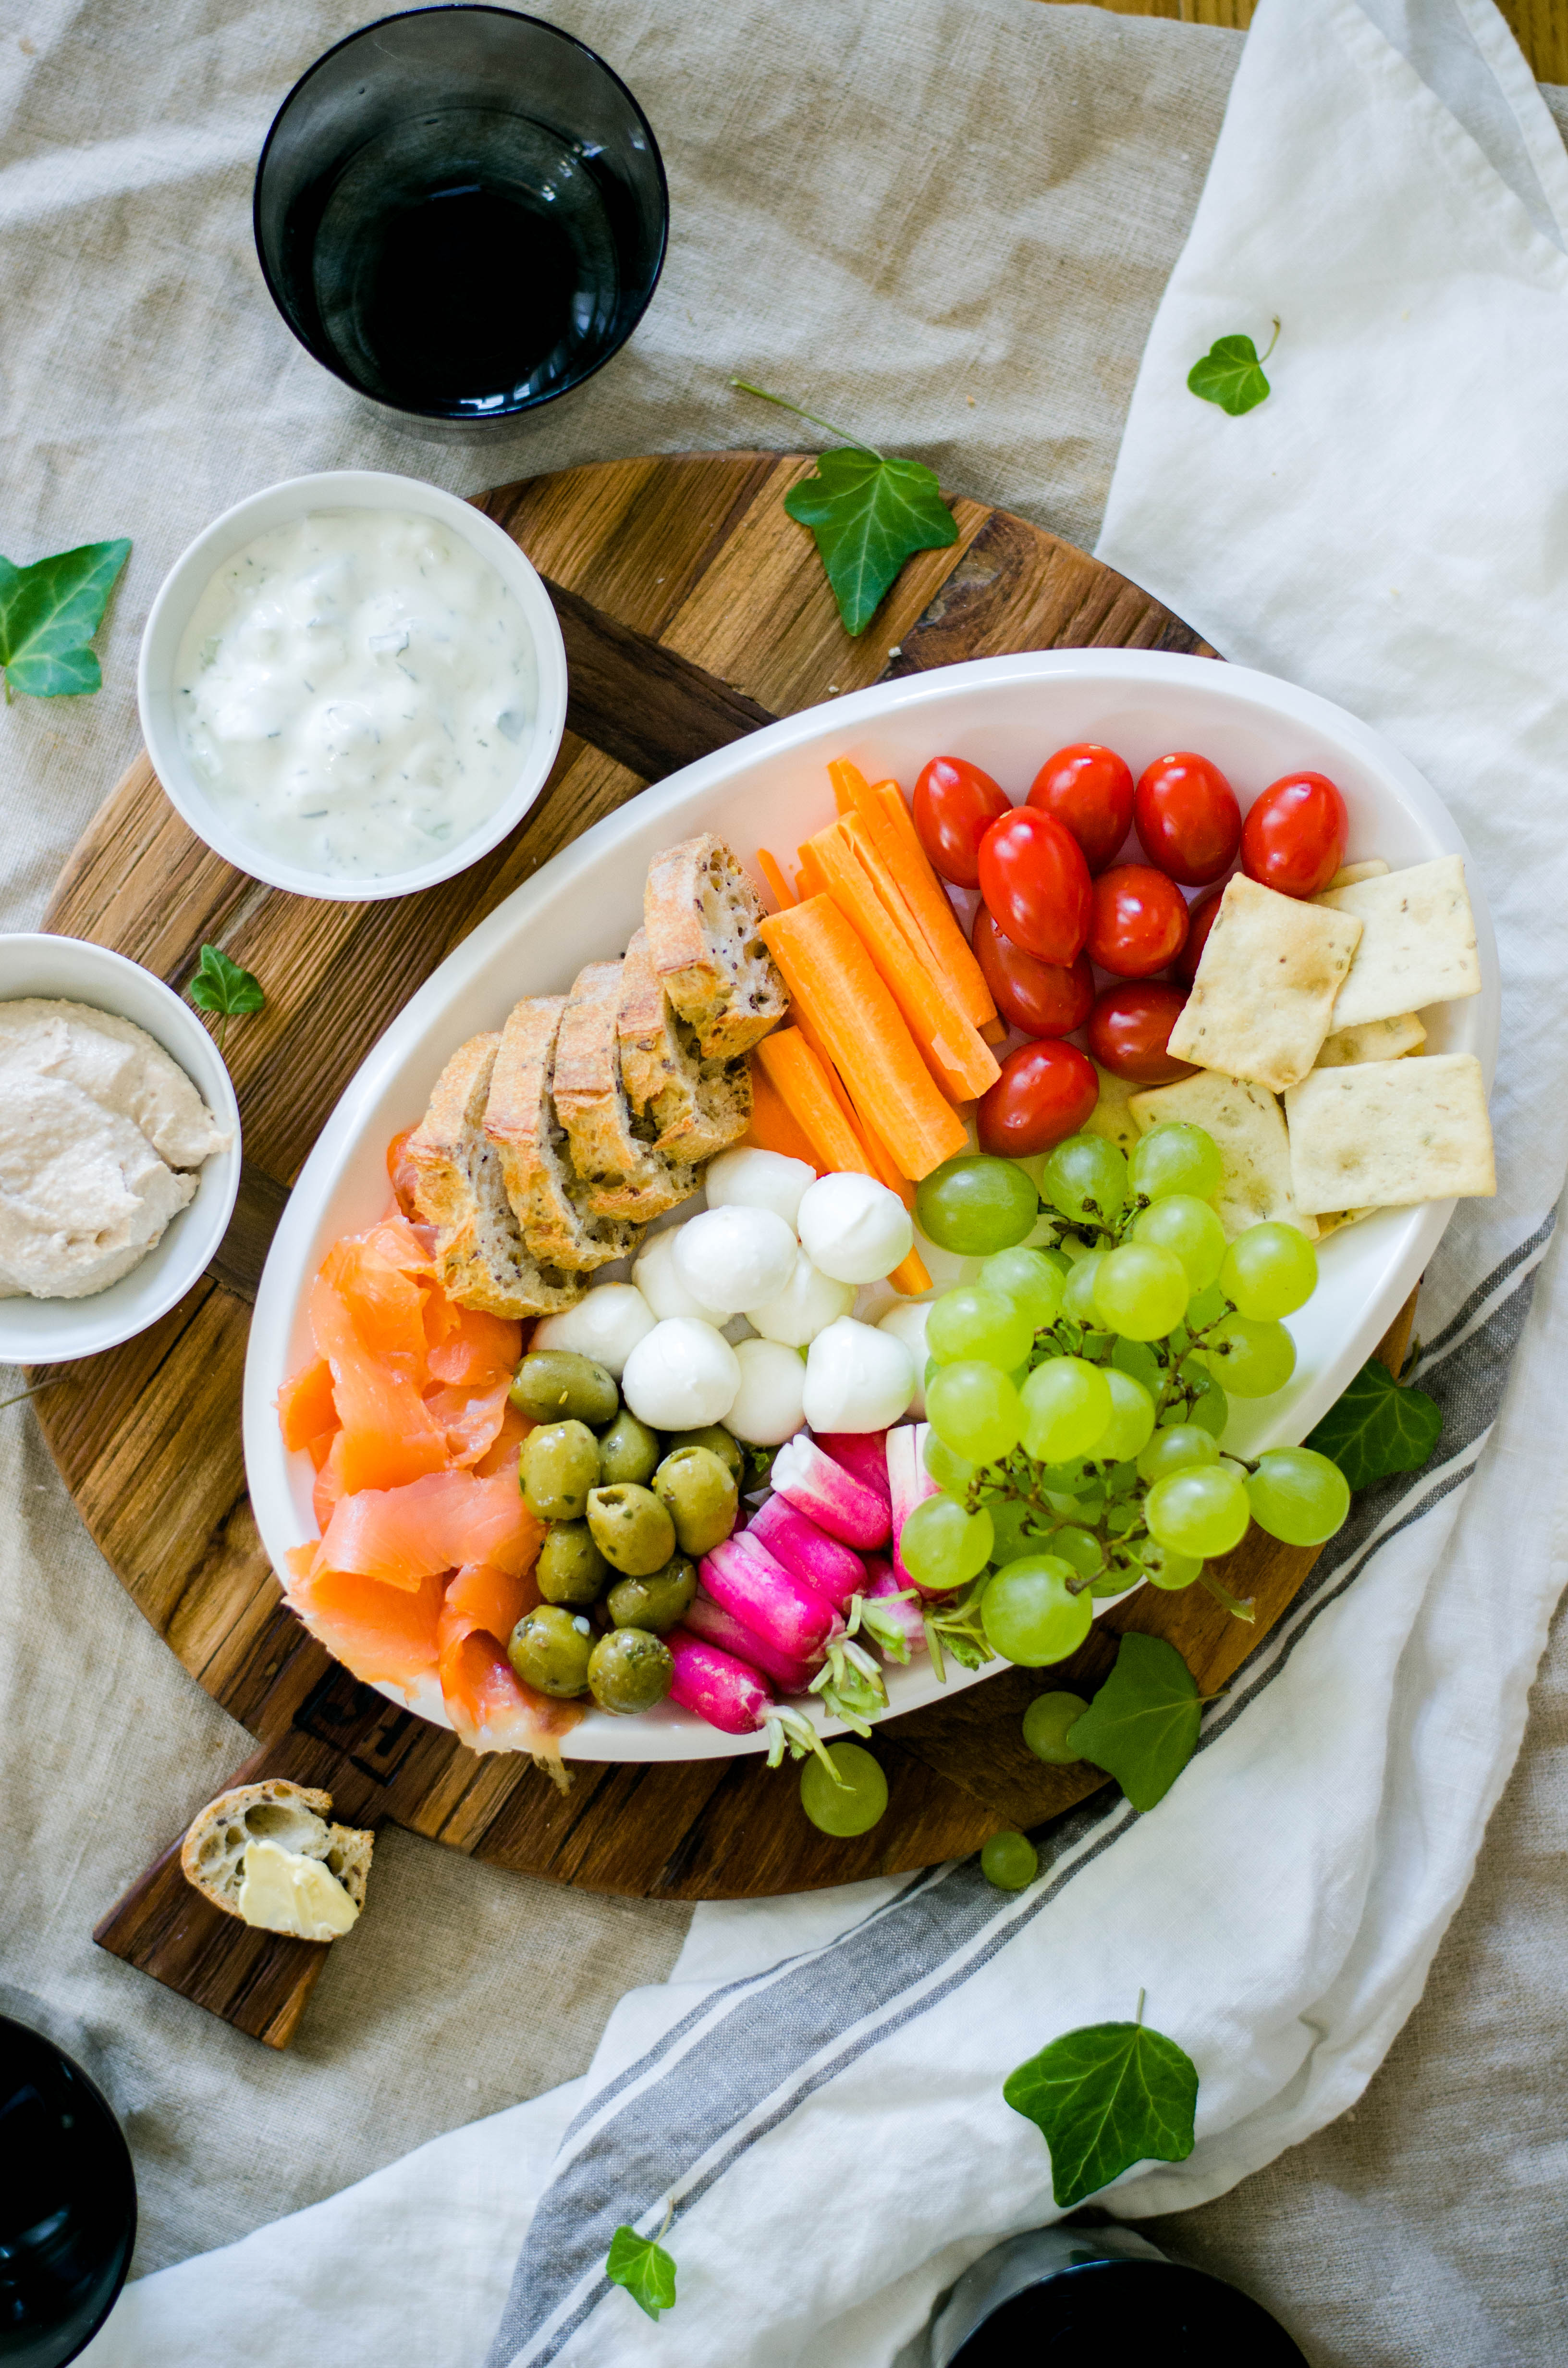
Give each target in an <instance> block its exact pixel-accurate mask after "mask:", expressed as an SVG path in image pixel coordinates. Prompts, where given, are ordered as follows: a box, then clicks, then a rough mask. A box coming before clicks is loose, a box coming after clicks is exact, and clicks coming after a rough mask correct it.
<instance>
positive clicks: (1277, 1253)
mask: <svg viewBox="0 0 1568 2368" xmlns="http://www.w3.org/2000/svg"><path fill="white" fill-rule="evenodd" d="M1220 1282H1221V1289H1222V1290H1223V1291H1224V1292H1225V1295H1226V1297H1227V1298H1228V1299H1232V1300H1233V1301H1234V1302H1235V1304H1236V1306H1237V1307H1238V1308H1239V1309H1240V1310H1241V1313H1242V1314H1243V1315H1250V1316H1251V1317H1252V1318H1253V1319H1254V1321H1255V1322H1256V1323H1259V1324H1267V1323H1270V1322H1276V1323H1277V1322H1278V1319H1279V1317H1280V1316H1281V1315H1294V1314H1295V1312H1296V1310H1297V1308H1298V1307H1304V1306H1305V1305H1306V1304H1307V1302H1308V1300H1309V1299H1310V1298H1311V1297H1312V1293H1313V1292H1314V1291H1315V1290H1316V1289H1317V1287H1318V1259H1317V1252H1316V1250H1314V1249H1313V1247H1312V1244H1311V1242H1309V1241H1308V1239H1307V1237H1306V1235H1305V1234H1299V1233H1298V1232H1297V1231H1296V1228H1295V1226H1294V1225H1273V1224H1269V1225H1249V1226H1248V1227H1247V1229H1246V1232H1245V1233H1244V1234H1238V1235H1236V1238H1235V1240H1234V1241H1233V1243H1232V1244H1231V1247H1230V1248H1229V1249H1228V1250H1227V1251H1226V1253H1225V1263H1224V1265H1223V1267H1222V1268H1221V1270H1220Z"/></svg>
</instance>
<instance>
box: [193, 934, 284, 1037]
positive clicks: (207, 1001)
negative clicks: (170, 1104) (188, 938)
mask: <svg viewBox="0 0 1568 2368" xmlns="http://www.w3.org/2000/svg"><path fill="white" fill-rule="evenodd" d="M186 993H187V995H188V996H189V997H190V999H191V1001H192V1003H194V1004H195V1006H196V1008H197V1009H198V1011H215V1012H216V1013H217V1014H218V1050H219V1051H220V1053H221V1052H222V1049H223V1037H224V1033H225V1031H226V1030H227V1028H228V1025H229V1021H230V1019H232V1018H233V1017H235V1016H236V1015H237V1014H240V1013H243V1012H247V1011H262V1010H265V1009H266V1008H267V997H266V996H265V995H264V994H263V993H262V986H261V981H260V979H258V978H257V976H256V973H255V972H254V971H249V970H244V969H242V968H241V966H240V964H239V963H238V962H234V961H233V960H232V959H231V957H230V956H229V955H228V954H226V953H225V952H224V951H223V949H222V946H203V947H202V949H201V960H200V961H199V962H198V963H197V965H196V970H195V973H194V974H193V976H192V978H191V981H190V985H188V986H187V989H186Z"/></svg>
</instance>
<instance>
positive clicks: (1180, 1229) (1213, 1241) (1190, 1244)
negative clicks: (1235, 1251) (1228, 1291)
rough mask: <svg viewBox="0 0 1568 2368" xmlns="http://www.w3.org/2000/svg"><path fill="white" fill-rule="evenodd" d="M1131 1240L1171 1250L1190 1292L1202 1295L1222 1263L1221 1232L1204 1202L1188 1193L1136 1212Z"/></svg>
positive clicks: (1223, 1233)
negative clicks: (1178, 1259) (1179, 1261)
mask: <svg viewBox="0 0 1568 2368" xmlns="http://www.w3.org/2000/svg"><path fill="white" fill-rule="evenodd" d="M1132 1238H1133V1240H1134V1241H1135V1242H1153V1244H1154V1245H1155V1246H1156V1247H1158V1248H1160V1249H1163V1250H1174V1251H1175V1252H1176V1256H1177V1258H1180V1260H1181V1262H1182V1265H1183V1266H1184V1267H1185V1268H1186V1269H1187V1284H1188V1287H1189V1289H1191V1290H1193V1291H1206V1290H1207V1289H1208V1288H1209V1285H1210V1283H1211V1282H1212V1281H1214V1280H1215V1278H1216V1276H1217V1275H1218V1274H1219V1271H1220V1269H1221V1267H1222V1266H1223V1265H1224V1263H1225V1228H1224V1226H1223V1225H1222V1224H1221V1223H1220V1220H1219V1218H1218V1217H1217V1216H1216V1215H1215V1214H1214V1212H1213V1210H1212V1209H1211V1208H1210V1206H1209V1203H1208V1201H1199V1200H1197V1199H1195V1198H1194V1196H1193V1195H1192V1194H1191V1193H1190V1192H1171V1193H1167V1194H1166V1196H1165V1199H1164V1200H1160V1201H1151V1202H1150V1204H1149V1206H1148V1207H1147V1208H1146V1209H1142V1210H1140V1211H1139V1212H1138V1215H1137V1216H1136V1217H1135V1218H1134V1219H1133V1221H1132ZM1216 1312H1218V1311H1216Z"/></svg>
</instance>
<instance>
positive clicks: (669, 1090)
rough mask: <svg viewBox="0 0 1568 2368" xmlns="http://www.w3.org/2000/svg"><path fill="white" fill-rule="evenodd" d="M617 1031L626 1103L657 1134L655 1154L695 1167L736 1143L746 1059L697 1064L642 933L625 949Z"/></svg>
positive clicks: (744, 1114)
mask: <svg viewBox="0 0 1568 2368" xmlns="http://www.w3.org/2000/svg"><path fill="white" fill-rule="evenodd" d="M616 1032H617V1034H618V1036H619V1042H620V1076H621V1083H622V1084H623V1085H624V1086H625V1087H626V1098H627V1099H628V1101H630V1103H631V1108H632V1110H633V1112H634V1113H635V1115H636V1116H637V1117H638V1118H640V1119H643V1120H645V1121H647V1122H648V1124H649V1125H650V1126H652V1127H653V1128H654V1129H655V1134H654V1144H653V1147H654V1149H655V1150H656V1151H662V1152H665V1154H666V1155H667V1156H669V1157H670V1158H672V1159H679V1160H684V1161H687V1162H688V1163H690V1164H692V1165H695V1164H696V1163H697V1162H698V1161H699V1160H704V1159H712V1158H713V1157H715V1156H716V1155H717V1154H718V1153H719V1152H721V1151H727V1150H728V1149H729V1147H730V1145H731V1144H732V1143H738V1142H739V1141H740V1139H741V1137H742V1135H743V1134H744V1133H745V1131H746V1128H747V1127H748V1126H749V1125H750V1123H751V1072H750V1070H749V1069H748V1068H747V1067H746V1064H745V1062H744V1059H743V1060H738V1061H704V1060H703V1059H702V1057H701V1055H700V1054H699V1052H698V1050H697V1038H696V1034H695V1032H694V1031H693V1030H691V1029H690V1028H688V1027H687V1023H686V1021H685V1020H684V1019H681V1018H680V1017H679V1015H678V1013H677V1012H676V1008H675V1006H674V1004H673V1003H672V1002H671V1001H670V998H669V996H667V995H666V994H665V990H664V987H663V985H661V983H660V981H659V979H658V978H657V976H656V975H655V974H654V970H653V962H652V961H651V959H650V958H649V953H648V938H647V933H646V931H645V930H642V929H639V930H638V932H637V934H636V936H635V937H634V938H633V939H632V940H631V944H630V945H629V946H628V947H627V949H626V961H625V962H624V964H623V965H622V968H621V973H620V1017H619V1020H618V1022H617V1030H616Z"/></svg>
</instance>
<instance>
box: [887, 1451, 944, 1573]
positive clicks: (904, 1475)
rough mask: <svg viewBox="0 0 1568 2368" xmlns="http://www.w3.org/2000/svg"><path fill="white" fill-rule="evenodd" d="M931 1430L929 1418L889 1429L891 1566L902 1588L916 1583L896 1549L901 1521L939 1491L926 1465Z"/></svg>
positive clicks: (901, 1531)
mask: <svg viewBox="0 0 1568 2368" xmlns="http://www.w3.org/2000/svg"><path fill="white" fill-rule="evenodd" d="M930 1431H931V1426H930V1424H929V1423H928V1422H906V1423H901V1424H900V1426H899V1428H898V1429H896V1430H890V1431H889V1433H888V1486H889V1487H890V1489H891V1491H892V1539H893V1546H892V1566H893V1573H894V1576H895V1577H896V1578H897V1580H898V1583H899V1585H900V1587H901V1588H902V1587H914V1586H915V1580H914V1579H912V1578H911V1577H910V1576H909V1573H908V1572H907V1571H906V1570H905V1568H904V1566H903V1556H902V1555H901V1554H900V1553H899V1550H898V1542H899V1540H900V1538H901V1537H903V1525H904V1523H905V1521H907V1520H908V1519H909V1517H910V1515H911V1513H913V1512H914V1510H915V1507H916V1505H923V1504H924V1503H925V1502H926V1497H939V1496H940V1495H941V1493H942V1492H941V1490H940V1489H939V1488H938V1487H937V1483H936V1482H935V1480H933V1479H932V1477H931V1474H929V1472H927V1471H926V1440H927V1439H928V1437H929V1436H930ZM922 1591H923V1592H924V1591H925V1590H922ZM929 1592H930V1593H931V1594H932V1595H936V1594H938V1593H939V1592H940V1589H938V1588H931V1589H930V1590H929Z"/></svg>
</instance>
